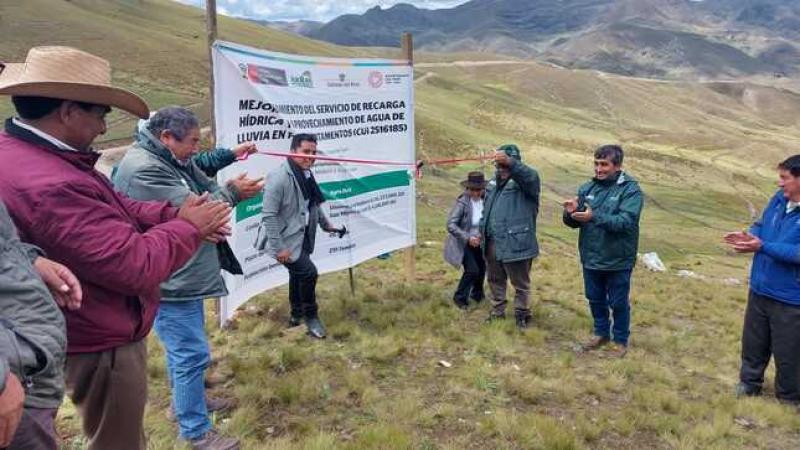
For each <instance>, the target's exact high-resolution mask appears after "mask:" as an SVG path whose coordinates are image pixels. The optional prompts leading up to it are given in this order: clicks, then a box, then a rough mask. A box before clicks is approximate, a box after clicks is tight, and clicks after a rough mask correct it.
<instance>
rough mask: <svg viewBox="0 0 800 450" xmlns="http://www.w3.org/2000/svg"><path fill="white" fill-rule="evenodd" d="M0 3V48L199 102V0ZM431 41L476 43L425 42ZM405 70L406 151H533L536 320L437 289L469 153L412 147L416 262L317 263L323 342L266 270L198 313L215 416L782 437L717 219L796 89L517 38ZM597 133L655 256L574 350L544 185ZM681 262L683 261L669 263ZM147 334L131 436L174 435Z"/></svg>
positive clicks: (307, 424) (245, 424)
mask: <svg viewBox="0 0 800 450" xmlns="http://www.w3.org/2000/svg"><path fill="white" fill-rule="evenodd" d="M10 3H11V2H3V3H0V34H1V35H2V36H3V37H4V44H3V46H2V48H0V59H8V60H19V59H20V58H22V57H23V56H24V54H25V51H26V50H27V48H28V47H29V46H30V45H34V44H44V43H57V44H68V45H75V46H78V47H80V48H84V49H86V50H89V51H92V52H95V53H98V54H100V55H103V56H105V57H107V58H109V59H110V60H111V61H112V63H113V65H114V66H115V68H116V72H115V74H114V76H115V77H116V78H117V79H119V80H121V81H122V82H123V83H124V84H125V85H126V86H128V87H130V88H132V89H134V90H137V91H138V92H142V93H143V94H144V95H145V97H146V98H147V99H148V101H150V103H151V105H152V106H154V107H158V106H160V105H163V104H166V103H181V104H185V105H194V106H195V107H197V108H199V111H201V112H202V111H204V109H203V108H202V105H203V102H204V101H205V95H206V94H205V92H206V76H207V72H206V70H207V69H206V60H205V58H206V56H205V47H204V42H205V37H204V31H203V23H202V11H200V10H196V9H193V8H189V7H185V6H181V5H179V4H175V3H172V2H169V1H167V0H152V1H151V0H148V1H134V0H127V1H126V0H116V1H100V0H73V1H69V2H67V1H44V0H29V1H26V2H14V4H10ZM220 31H221V35H222V37H223V38H224V39H228V40H232V41H237V42H242V43H245V44H250V45H256V46H260V47H264V48H269V49H273V50H280V51H288V52H297V53H306V54H318V55H356V54H357V55H369V54H381V55H382V56H392V55H394V56H396V50H385V49H384V50H380V49H379V50H370V51H367V50H362V49H341V48H339V47H335V46H331V45H327V44H322V43H318V42H314V41H309V40H305V39H302V38H297V37H293V36H290V35H287V34H283V33H280V32H277V31H273V30H268V29H264V28H261V27H259V26H257V25H255V24H250V23H247V22H240V21H234V20H231V19H227V18H221V21H220ZM370 52H378V53H370ZM437 58H438V59H439V60H440V61H448V60H453V59H474V55H441V56H437V55H423V59H425V60H427V61H434V60H436V59H437ZM416 75H417V80H418V81H417V92H416V93H417V97H416V107H417V110H416V118H417V130H418V135H417V148H418V152H419V154H420V156H421V157H425V158H428V157H439V156H455V155H471V154H476V153H477V152H479V151H480V150H489V149H492V148H494V147H496V146H497V145H498V144H501V143H505V142H516V143H517V144H519V145H520V147H521V148H522V149H523V150H524V158H525V160H526V161H527V162H528V163H529V164H532V165H533V166H535V167H536V168H537V169H538V170H539V171H540V173H541V175H542V180H543V189H544V195H543V203H542V214H541V217H540V221H539V223H540V233H539V236H540V241H541V244H542V257H541V258H540V259H539V260H538V261H537V263H536V264H535V267H534V271H533V278H534V286H535V292H534V299H535V301H536V310H535V326H534V328H533V329H532V330H530V331H529V332H527V333H525V334H520V333H518V332H517V331H516V330H515V329H514V328H513V324H511V323H497V324H492V325H484V324H483V323H482V322H483V318H484V317H485V316H486V314H487V313H488V308H487V306H486V305H481V306H479V307H477V308H475V309H473V310H471V311H470V312H467V313H462V312H460V311H458V310H456V309H455V308H454V307H452V306H451V304H450V297H451V295H452V289H453V288H454V287H455V283H456V280H457V278H458V275H459V274H458V273H457V271H455V270H453V269H452V268H450V267H448V266H446V265H445V263H444V262H443V261H442V258H441V252H442V242H443V240H444V237H445V232H444V229H443V228H444V227H443V225H444V220H445V215H446V212H447V210H448V209H449V207H450V205H451V204H452V201H453V198H454V196H455V193H456V192H457V191H458V188H457V182H458V181H459V180H460V179H462V178H463V176H464V174H465V173H466V172H467V171H469V170H472V169H475V168H480V166H477V165H464V166H460V167H455V168H436V167H430V168H428V170H427V172H426V174H425V177H424V178H423V179H422V181H421V182H420V184H419V202H418V206H419V209H418V211H419V218H418V227H419V241H420V248H419V250H418V252H417V256H418V272H419V273H418V278H417V280H416V281H415V282H414V283H411V284H409V283H406V282H405V281H404V280H403V279H402V277H401V276H400V274H401V273H402V259H403V258H402V257H401V255H399V254H395V255H394V256H393V257H392V258H390V259H389V260H386V261H378V260H375V261H371V262H368V263H366V264H364V265H362V266H360V267H358V268H356V274H357V280H358V281H357V283H358V285H357V293H356V295H355V296H354V297H353V296H351V295H350V292H349V289H348V285H347V280H346V275H345V274H332V275H329V276H325V277H323V278H322V280H321V282H320V284H319V286H320V293H319V297H320V299H321V300H320V302H321V309H322V317H323V319H324V321H325V323H326V324H327V325H328V327H329V330H330V334H331V336H330V338H329V339H328V340H326V341H324V342H312V341H310V340H308V339H307V338H306V337H304V336H303V335H302V331H298V330H294V331H291V330H290V331H288V332H287V331H286V330H285V321H286V317H287V315H288V311H287V309H288V308H287V306H288V305H287V303H288V302H287V300H286V291H285V289H278V290H276V291H273V292H267V293H265V294H263V295H261V296H260V297H258V298H257V299H255V300H254V301H253V302H251V303H250V304H248V305H247V306H246V307H245V308H244V310H243V311H242V313H241V315H240V316H239V318H238V319H237V320H236V321H235V323H234V325H233V328H232V329H231V330H226V331H220V330H217V329H216V327H213V326H209V332H210V333H211V336H212V338H211V341H212V347H213V349H214V354H215V360H216V361H217V363H216V365H215V368H214V370H213V372H214V373H215V375H217V376H225V377H226V378H227V381H226V382H225V383H223V384H222V385H219V386H217V387H215V388H214V392H215V394H217V395H226V396H232V397H236V398H238V399H239V402H240V406H239V408H238V409H237V410H236V411H235V412H234V413H233V414H230V415H222V416H218V417H215V421H216V423H217V425H218V426H219V427H220V428H222V429H223V430H225V431H226V432H229V433H231V434H234V435H237V436H239V437H241V438H242V439H243V441H244V443H245V448H252V449H295V448H296V449H331V448H341V449H375V448H378V449H407V448H413V449H434V448H438V449H463V448H474V449H485V448H507V449H528V448H546V449H572V448H613V449H620V448H629V449H642V448H648V449H649V448H681V449H693V448H703V449H706V448H718V449H728V448H770V449H776V448H777V449H783V448H785V449H790V448H797V447H798V446H800V432H798V430H800V417H799V416H798V415H797V413H796V411H795V410H793V409H791V408H789V407H785V406H782V405H779V404H778V403H776V402H775V401H774V400H772V399H771V398H770V396H771V395H772V390H771V387H768V389H767V390H768V392H767V396H766V397H765V398H763V399H752V400H745V401H737V400H735V399H733V398H732V396H731V392H732V389H733V386H734V384H735V382H736V379H737V371H738V353H739V337H740V327H741V319H742V315H743V308H744V302H745V295H746V287H745V286H744V284H746V281H747V280H746V277H747V267H748V263H749V261H748V259H747V258H744V257H739V256H735V255H732V254H730V253H729V252H727V251H726V249H725V248H724V247H723V246H722V245H721V243H720V241H721V234H722V233H723V232H724V231H727V230H735V229H740V228H742V227H744V226H746V224H747V223H748V222H750V220H751V216H752V214H754V213H757V211H758V209H759V208H760V207H761V206H762V205H763V204H764V203H765V201H766V199H767V198H768V196H769V195H770V194H771V192H772V191H773V189H774V181H773V178H774V171H773V168H774V166H775V164H776V163H777V162H778V161H780V160H781V159H782V158H784V157H785V156H787V155H789V154H791V153H794V152H796V148H797V147H796V146H797V143H798V140H800V129H798V122H797V119H796V117H797V114H796V113H797V112H798V111H800V98H798V96H797V94H795V93H793V91H789V90H781V89H777V88H772V87H768V86H760V85H755V84H750V83H735V82H732V83H711V84H693V83H660V82H653V81H647V80H639V79H632V78H620V77H613V76H607V75H603V74H599V73H595V72H589V71H569V70H562V69H556V68H552V67H548V66H543V65H539V64H535V63H530V62H519V63H515V64H503V65H478V64H459V65H447V64H432V65H420V66H419V67H418V69H417V74H416ZM786 87H792V86H791V83H787V84H786ZM4 105H5V106H4V107H5V108H6V109H5V110H3V111H0V112H4V113H7V112H8V106H7V105H6V104H4ZM114 123H115V127H112V131H111V132H110V133H109V134H110V135H111V137H114V136H116V137H120V136H125V135H126V134H127V133H128V131H129V129H130V127H131V123H130V122H129V121H126V119H124V117H123V116H122V115H118V116H115V118H114ZM607 142H621V143H622V144H623V145H624V146H625V148H626V149H627V151H628V152H627V155H626V166H627V168H628V170H629V171H630V172H631V173H632V174H633V175H634V176H636V177H637V178H638V179H639V180H640V182H641V183H642V186H643V189H644V190H645V192H646V194H647V201H646V209H645V213H644V217H643V224H642V242H641V248H640V250H641V251H643V252H644V251H657V252H658V253H659V254H660V255H661V256H662V258H663V259H664V261H665V262H666V264H667V265H668V266H669V268H670V272H669V273H665V274H654V273H649V272H646V271H645V270H642V269H641V268H640V269H637V272H636V273H635V275H634V288H633V295H632V296H633V299H634V300H633V303H634V312H633V335H632V340H631V351H630V353H629V355H628V357H626V358H625V359H623V360H615V359H611V358H608V357H606V355H604V354H603V353H599V354H596V355H594V354H592V355H585V354H581V353H579V352H576V351H575V347H576V344H577V343H578V342H580V341H581V340H583V339H586V338H587V337H588V336H589V330H590V324H591V319H590V317H589V314H588V308H587V306H586V303H585V300H584V299H583V296H582V284H581V278H580V267H579V265H578V263H577V260H576V257H575V250H574V246H575V241H576V235H575V233H574V232H573V231H571V230H568V229H566V228H565V227H563V226H562V225H561V224H560V208H559V202H560V200H561V199H563V198H564V197H566V196H569V195H571V194H572V193H573V192H574V190H575V188H576V187H577V185H578V184H579V183H581V182H583V181H584V180H585V179H587V178H588V176H589V175H590V170H591V161H592V160H591V153H590V151H591V149H592V148H594V147H595V146H597V145H599V144H601V143H607ZM483 169H485V170H486V171H487V173H488V172H489V170H490V168H489V167H488V166H487V167H483ZM679 269H684V270H689V271H692V272H693V273H695V274H696V278H680V277H678V276H676V271H677V270H679ZM733 279H735V280H733ZM736 281H738V282H740V283H743V284H742V285H735V283H736ZM213 320H214V318H213V317H209V321H210V322H212V323H213ZM149 347H150V354H151V355H150V370H149V373H150V380H151V390H150V398H149V400H150V403H149V408H148V412H147V430H148V433H149V435H150V447H151V448H153V449H164V448H173V446H174V445H175V434H176V429H175V426H174V425H173V424H171V423H170V422H168V421H167V420H165V414H164V413H165V410H166V409H167V408H168V405H169V398H168V396H167V394H168V393H167V390H166V388H165V381H166V380H165V371H164V362H163V354H162V349H161V347H160V345H159V343H158V341H157V340H156V339H154V338H153V339H151V341H150V346H149ZM441 360H445V361H447V362H449V363H451V364H452V367H450V368H446V367H443V366H441V365H440V364H439V361H441ZM59 427H60V429H61V432H62V434H63V436H65V438H66V439H65V442H66V446H67V447H68V448H81V446H82V444H83V441H82V439H81V438H80V433H79V423H78V419H77V417H76V415H75V412H74V410H73V409H72V408H71V407H70V406H69V405H66V406H65V408H63V409H62V413H61V416H60V420H59Z"/></svg>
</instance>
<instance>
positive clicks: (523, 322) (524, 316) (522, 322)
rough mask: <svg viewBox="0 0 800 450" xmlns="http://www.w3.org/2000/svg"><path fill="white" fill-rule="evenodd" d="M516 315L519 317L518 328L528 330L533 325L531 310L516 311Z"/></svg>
mask: <svg viewBox="0 0 800 450" xmlns="http://www.w3.org/2000/svg"><path fill="white" fill-rule="evenodd" d="M514 317H515V318H516V319H517V328H519V329H520V330H526V329H528V328H529V327H530V326H531V313H530V311H514Z"/></svg>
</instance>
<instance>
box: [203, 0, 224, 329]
mask: <svg viewBox="0 0 800 450" xmlns="http://www.w3.org/2000/svg"><path fill="white" fill-rule="evenodd" d="M206 35H207V38H208V104H209V114H208V117H209V120H210V121H211V140H212V141H213V143H212V148H213V146H215V145H216V144H217V124H216V123H215V120H214V57H213V54H214V52H213V50H212V47H211V46H212V45H214V41H216V40H217V0H206ZM214 309H216V312H217V324H221V322H220V318H221V317H222V299H221V298H219V297H217V299H216V300H215V301H214Z"/></svg>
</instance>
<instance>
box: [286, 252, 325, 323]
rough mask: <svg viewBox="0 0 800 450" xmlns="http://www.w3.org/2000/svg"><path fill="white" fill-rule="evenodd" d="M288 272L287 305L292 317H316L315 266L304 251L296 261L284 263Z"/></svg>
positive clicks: (316, 275)
mask: <svg viewBox="0 0 800 450" xmlns="http://www.w3.org/2000/svg"><path fill="white" fill-rule="evenodd" d="M285 266H286V268H287V269H288V270H289V304H290V305H291V309H292V317H296V318H301V317H302V318H306V319H314V318H316V317H317V310H318V308H317V277H318V274H317V266H315V265H314V263H313V262H312V261H311V258H310V256H309V253H308V252H307V251H306V250H305V249H304V250H303V251H302V253H301V254H300V257H299V258H297V261H295V262H292V263H286V264H285Z"/></svg>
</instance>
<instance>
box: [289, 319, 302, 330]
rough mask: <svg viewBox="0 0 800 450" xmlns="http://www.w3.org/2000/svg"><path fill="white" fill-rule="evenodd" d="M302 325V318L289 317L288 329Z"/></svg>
mask: <svg viewBox="0 0 800 450" xmlns="http://www.w3.org/2000/svg"><path fill="white" fill-rule="evenodd" d="M302 324H303V318H302V317H300V316H291V317H289V328H293V327H298V326H300V325H302Z"/></svg>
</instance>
